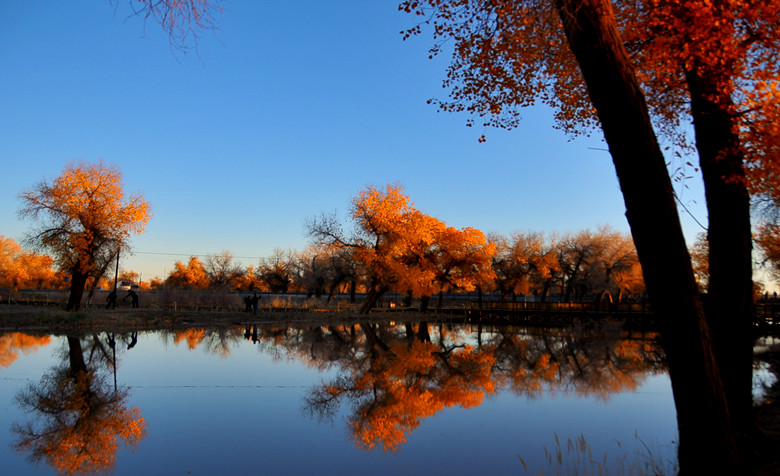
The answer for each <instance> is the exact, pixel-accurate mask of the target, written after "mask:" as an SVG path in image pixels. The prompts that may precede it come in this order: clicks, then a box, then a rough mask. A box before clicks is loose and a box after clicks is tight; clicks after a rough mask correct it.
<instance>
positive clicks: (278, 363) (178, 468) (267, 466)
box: [0, 334, 676, 475]
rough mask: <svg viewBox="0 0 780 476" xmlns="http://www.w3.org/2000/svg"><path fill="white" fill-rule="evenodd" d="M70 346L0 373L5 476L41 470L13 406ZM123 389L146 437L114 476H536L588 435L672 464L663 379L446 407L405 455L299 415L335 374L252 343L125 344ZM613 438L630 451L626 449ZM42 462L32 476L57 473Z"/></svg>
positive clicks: (153, 337) (0, 452) (596, 451)
mask: <svg viewBox="0 0 780 476" xmlns="http://www.w3.org/2000/svg"><path fill="white" fill-rule="evenodd" d="M63 341H64V338H54V339H53V340H52V343H51V344H50V345H48V346H46V347H42V348H40V349H39V350H38V351H37V352H33V353H30V354H29V355H23V354H21V353H20V355H19V358H18V360H17V361H16V362H14V363H13V364H12V365H11V366H10V367H6V368H0V405H2V407H1V410H2V416H0V458H1V459H2V461H3V466H4V469H3V472H4V474H13V475H17V474H30V473H33V471H34V468H33V467H32V466H30V465H28V464H27V463H26V462H25V461H24V456H23V455H19V454H16V453H14V452H13V451H12V450H11V449H10V448H9V445H10V438H11V436H10V432H9V431H8V428H9V426H10V424H11V422H12V421H19V420H22V419H24V415H20V414H19V409H18V407H17V406H16V405H15V404H14V403H13V401H12V398H13V395H14V394H15V393H16V391H17V389H18V388H19V387H21V386H23V384H24V383H25V379H27V378H29V379H32V380H33V381H37V380H38V379H39V378H40V376H41V375H42V374H43V373H44V372H45V371H46V370H47V369H48V368H49V367H50V366H51V365H53V363H54V361H55V360H57V359H58V358H59V357H56V358H55V357H54V356H57V355H59V354H58V352H59V351H60V350H61V348H62V342H63ZM118 348H119V349H120V350H121V352H120V356H119V358H120V363H119V371H118V382H119V383H120V385H127V386H129V387H130V388H131V390H130V397H129V399H128V403H129V404H130V405H132V406H136V407H138V408H140V409H141V412H142V415H143V417H144V418H145V420H146V422H147V425H148V434H147V437H146V438H145V439H144V440H143V441H141V443H140V444H139V445H138V447H137V448H136V450H135V452H132V453H131V452H129V451H126V450H120V451H119V453H118V455H117V463H116V466H115V468H114V471H113V474H119V475H121V474H133V475H137V474H401V473H405V474H426V475H430V474H449V475H454V474H479V473H481V474H507V473H512V474H523V473H524V471H523V468H522V465H521V463H520V460H519V458H518V456H520V457H522V458H523V460H525V462H526V463H527V464H528V469H529V470H530V472H531V473H533V474H535V473H536V472H537V471H538V470H539V469H542V468H546V467H547V466H546V464H545V463H544V450H543V448H544V447H546V448H548V449H553V448H554V447H555V435H556V434H557V435H558V436H559V437H560V438H561V440H562V441H563V444H564V450H565V442H566V439H567V438H572V439H574V438H576V437H578V436H579V435H580V434H584V435H585V437H586V438H587V440H588V443H589V444H590V446H591V448H592V451H593V455H594V457H595V458H596V459H599V460H600V459H601V458H602V457H603V455H604V452H605V451H606V452H608V455H609V457H610V459H613V458H615V457H618V456H619V455H620V452H626V453H629V454H630V455H631V456H629V464H630V462H632V461H633V454H634V452H635V451H636V450H637V449H638V447H639V446H641V445H642V443H640V442H639V441H637V440H636V436H635V435H636V434H638V436H639V438H641V439H642V441H643V442H644V443H646V444H647V445H648V446H650V447H651V448H652V450H653V453H654V455H655V456H660V455H663V456H664V457H666V458H672V457H673V456H674V447H673V445H672V443H671V442H672V440H674V439H675V438H676V427H675V413H674V406H673V401H672V397H671V390H670V385H669V380H668V377H667V376H666V375H657V376H648V377H647V378H646V379H645V380H644V381H642V382H641V384H640V386H639V388H638V389H637V391H635V392H626V393H621V394H617V395H613V396H612V397H611V398H609V399H608V400H607V401H604V400H602V399H599V398H597V397H595V396H591V397H583V396H577V395H574V394H573V392H572V394H571V395H561V394H558V393H556V394H555V395H551V394H550V393H549V392H544V393H543V394H542V397H539V398H533V399H528V398H526V397H522V396H517V395H514V394H512V393H510V392H508V391H505V390H501V391H499V392H498V393H497V394H494V395H490V396H488V397H487V398H486V399H485V400H484V401H483V402H482V403H481V404H480V405H479V406H476V407H474V408H470V409H463V408H461V407H458V406H454V407H448V408H444V409H443V410H441V411H440V412H438V413H436V414H434V415H432V416H430V417H428V418H426V419H424V420H422V422H421V423H420V425H419V427H418V428H417V429H416V430H414V431H413V432H412V433H411V434H409V435H408V437H407V442H406V443H405V444H403V445H402V446H401V447H400V449H399V450H398V451H397V452H394V453H385V452H383V451H381V450H374V451H365V450H360V449H356V448H355V447H354V445H353V442H352V440H350V438H349V434H348V430H347V428H346V416H347V414H348V413H349V411H350V410H351V408H350V405H349V403H345V404H342V406H341V408H340V410H339V411H338V413H337V414H336V416H335V418H334V420H333V422H332V423H327V422H326V423H319V422H317V421H316V420H314V419H312V418H310V417H309V416H307V415H305V414H304V413H303V412H302V402H303V399H304V397H305V396H306V395H307V392H309V391H310V389H311V388H312V387H313V386H314V385H317V384H319V383H321V382H322V381H323V380H324V379H328V378H332V377H334V376H335V374H336V372H335V370H329V371H326V372H324V373H322V372H320V371H318V370H316V369H314V368H309V367H307V366H306V365H305V364H303V363H301V362H300V361H297V360H291V359H288V358H287V357H286V356H285V355H284V353H283V352H281V354H280V355H277V356H274V355H272V354H271V353H269V350H270V349H269V348H268V347H266V348H264V350H263V351H261V350H260V346H259V345H257V344H255V345H253V344H252V342H251V341H245V340H240V341H238V342H233V343H231V344H230V354H229V356H227V357H225V358H222V357H220V356H217V355H214V354H209V353H207V352H206V351H204V349H203V347H202V346H201V347H198V348H196V349H194V350H190V349H189V348H188V346H187V342H186V341H181V342H179V343H178V344H174V342H173V340H172V338H168V339H165V340H164V339H162V338H161V337H160V336H159V335H158V334H141V335H139V341H138V344H137V345H136V346H135V348H133V349H132V350H130V351H124V348H125V346H124V344H121V343H120V344H119V345H118ZM616 441H619V442H620V443H621V444H622V449H621V448H618V445H617V444H616ZM49 473H51V470H50V469H49V468H47V467H44V466H43V465H41V466H40V467H39V468H38V471H37V473H36V474H49Z"/></svg>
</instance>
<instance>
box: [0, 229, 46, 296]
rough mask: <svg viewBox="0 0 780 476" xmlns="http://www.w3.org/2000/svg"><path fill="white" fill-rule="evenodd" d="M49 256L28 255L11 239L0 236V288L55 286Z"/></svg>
mask: <svg viewBox="0 0 780 476" xmlns="http://www.w3.org/2000/svg"><path fill="white" fill-rule="evenodd" d="M53 263H54V260H53V259H52V258H51V257H50V256H46V255H39V254H36V253H28V252H26V251H24V250H22V247H21V246H19V245H18V244H17V243H16V241H14V240H13V239H12V238H6V237H4V236H3V235H0V287H8V288H12V289H19V288H39V289H40V288H45V287H52V286H57V285H58V284H59V283H58V282H57V281H58V280H57V273H56V271H55V270H54V269H53V268H52V264H53Z"/></svg>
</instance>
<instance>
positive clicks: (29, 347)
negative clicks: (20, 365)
mask: <svg viewBox="0 0 780 476" xmlns="http://www.w3.org/2000/svg"><path fill="white" fill-rule="evenodd" d="M50 342H51V337H49V336H31V335H28V334H24V333H21V332H10V333H8V334H3V335H0V367H8V366H10V365H11V364H13V363H14V362H15V361H16V359H18V358H19V352H21V353H23V354H25V355H27V354H29V353H30V352H35V351H36V350H37V349H38V347H42V346H46V345H49V343H50Z"/></svg>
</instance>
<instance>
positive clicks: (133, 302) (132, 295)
mask: <svg viewBox="0 0 780 476" xmlns="http://www.w3.org/2000/svg"><path fill="white" fill-rule="evenodd" d="M127 298H130V302H131V305H132V306H133V307H138V294H136V293H135V291H133V290H132V289H131V290H130V291H128V292H127V296H125V299H127Z"/></svg>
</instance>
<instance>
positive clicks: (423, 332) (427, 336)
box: [417, 321, 431, 342]
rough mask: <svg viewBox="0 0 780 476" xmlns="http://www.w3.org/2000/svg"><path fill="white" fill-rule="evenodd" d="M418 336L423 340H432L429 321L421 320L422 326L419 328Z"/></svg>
mask: <svg viewBox="0 0 780 476" xmlns="http://www.w3.org/2000/svg"><path fill="white" fill-rule="evenodd" d="M417 338H418V339H420V341H421V342H430V341H431V333H430V331H429V330H428V323H427V322H425V321H422V322H420V327H418V328H417Z"/></svg>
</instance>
